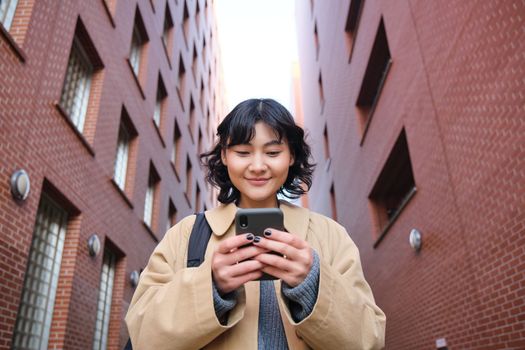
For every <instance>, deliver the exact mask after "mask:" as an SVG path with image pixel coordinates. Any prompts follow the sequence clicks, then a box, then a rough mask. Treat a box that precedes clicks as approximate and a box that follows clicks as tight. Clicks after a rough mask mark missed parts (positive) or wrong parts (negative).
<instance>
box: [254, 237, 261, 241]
mask: <svg viewBox="0 0 525 350" xmlns="http://www.w3.org/2000/svg"><path fill="white" fill-rule="evenodd" d="M253 241H254V242H255V243H259V242H260V241H261V237H259V236H255V237H254V238H253Z"/></svg>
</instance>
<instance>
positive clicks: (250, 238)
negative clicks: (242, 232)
mask: <svg viewBox="0 0 525 350" xmlns="http://www.w3.org/2000/svg"><path fill="white" fill-rule="evenodd" d="M254 238H255V236H254V235H253V233H248V234H247V235H246V239H247V240H249V241H252V240H253V239H254Z"/></svg>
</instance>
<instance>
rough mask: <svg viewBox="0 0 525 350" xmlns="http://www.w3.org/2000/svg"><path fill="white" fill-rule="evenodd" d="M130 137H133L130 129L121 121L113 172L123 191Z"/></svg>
mask: <svg viewBox="0 0 525 350" xmlns="http://www.w3.org/2000/svg"><path fill="white" fill-rule="evenodd" d="M130 139H131V137H130V134H129V132H128V130H127V129H126V127H125V125H123V124H122V123H121V124H120V128H119V133H118V141H117V154H116V157H115V172H114V174H113V179H114V180H115V182H116V183H117V185H118V187H119V188H120V189H121V190H123V191H124V188H125V186H126V173H127V168H128V155H129V145H130Z"/></svg>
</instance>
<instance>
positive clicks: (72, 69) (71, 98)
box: [60, 37, 93, 132]
mask: <svg viewBox="0 0 525 350" xmlns="http://www.w3.org/2000/svg"><path fill="white" fill-rule="evenodd" d="M92 75H93V65H92V64H91V62H89V59H88V57H87V55H86V53H85V51H84V49H83V48H82V44H81V43H80V41H79V40H78V38H76V37H75V39H74V40H73V46H72V47H71V54H70V55H69V62H68V64H67V72H66V77H65V79H64V87H63V88H62V97H61V98H60V106H62V108H64V110H65V112H66V113H67V115H68V117H69V118H70V119H71V121H72V122H73V124H74V125H75V127H76V128H77V130H78V131H80V132H82V131H83V129H84V121H85V119H86V112H87V107H88V102H89V90H90V86H91V76H92Z"/></svg>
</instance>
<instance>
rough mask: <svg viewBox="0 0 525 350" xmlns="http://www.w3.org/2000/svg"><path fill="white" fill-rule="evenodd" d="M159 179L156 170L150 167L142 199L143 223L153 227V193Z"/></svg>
mask: <svg viewBox="0 0 525 350" xmlns="http://www.w3.org/2000/svg"><path fill="white" fill-rule="evenodd" d="M159 181H160V178H159V176H158V175H157V172H156V171H155V169H154V168H153V166H151V167H150V172H149V177H148V188H147V190H146V197H145V199H144V223H145V224H146V225H147V226H148V227H149V228H150V229H153V223H154V221H155V220H154V219H155V218H154V215H155V194H156V192H157V191H156V190H157V187H158V183H159Z"/></svg>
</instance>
